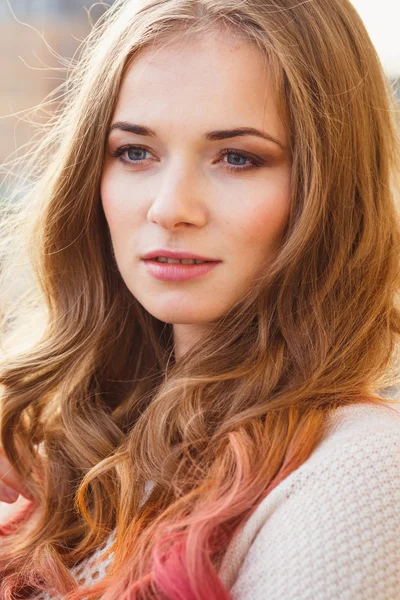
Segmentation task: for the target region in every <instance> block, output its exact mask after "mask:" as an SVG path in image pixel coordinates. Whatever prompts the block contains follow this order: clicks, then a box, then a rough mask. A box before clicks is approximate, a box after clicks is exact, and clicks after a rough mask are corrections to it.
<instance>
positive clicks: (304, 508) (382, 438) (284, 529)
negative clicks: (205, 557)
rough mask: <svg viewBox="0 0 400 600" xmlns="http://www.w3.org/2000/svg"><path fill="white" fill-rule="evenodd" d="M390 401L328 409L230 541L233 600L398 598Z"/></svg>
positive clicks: (399, 436)
mask: <svg viewBox="0 0 400 600" xmlns="http://www.w3.org/2000/svg"><path fill="white" fill-rule="evenodd" d="M391 406H393V407H394V408H395V409H396V412H395V413H393V412H392V411H390V410H388V409H387V408H381V407H371V406H369V405H358V406H351V407H344V408H343V407H342V408H339V409H338V410H336V411H334V412H332V413H331V415H330V429H329V432H328V435H327V436H326V437H325V439H324V440H323V442H322V443H321V444H319V446H318V447H317V448H316V450H315V451H314V452H313V453H312V455H311V456H310V458H309V459H308V460H307V461H306V462H305V463H303V465H301V467H299V468H298V469H297V470H296V471H295V472H293V473H292V474H291V475H290V476H289V477H287V478H286V479H285V480H284V481H283V482H282V483H281V484H280V485H279V486H278V487H277V488H275V489H274V490H273V491H272V492H271V493H270V494H269V496H268V497H267V498H266V499H265V500H264V501H263V502H262V503H261V504H260V505H259V506H258V508H257V510H256V511H255V512H254V514H253V515H252V516H251V517H250V519H248V521H247V522H246V523H245V525H244V527H243V528H242V529H241V530H240V531H239V532H238V533H237V534H236V536H235V537H234V539H233V540H232V542H231V544H230V545H229V547H228V550H227V552H226V554H225V556H224V559H223V562H222V565H221V568H220V571H219V575H220V578H221V580H222V581H223V582H224V584H225V585H226V586H227V588H228V589H229V590H230V592H231V594H232V597H233V599H234V600H399V599H400V401H393V402H392V403H391ZM148 489H149V488H148ZM113 540H114V534H113V535H112V536H111V537H110V538H109V540H108V543H107V544H106V545H105V546H104V545H103V547H102V548H99V550H98V551H97V552H96V554H94V555H92V557H91V558H89V559H88V560H86V561H83V562H82V563H80V565H79V566H77V567H75V568H74V569H72V571H71V572H72V574H73V575H74V576H75V578H76V581H77V582H78V584H80V585H83V584H84V583H89V582H92V581H98V580H99V579H101V578H102V577H103V576H104V574H105V571H106V568H107V567H108V565H109V564H110V563H111V561H112V555H111V557H110V558H109V559H108V560H106V561H104V562H102V563H101V564H100V565H96V566H95V567H93V564H94V562H95V561H96V560H97V559H98V558H99V557H100V556H101V554H102V553H103V552H104V551H105V550H106V549H108V548H109V547H110V546H111V544H112V542H113ZM52 598H58V596H57V595H54V596H50V595H47V594H39V595H38V596H36V597H35V600H39V599H40V600H42V599H43V600H51V599H52Z"/></svg>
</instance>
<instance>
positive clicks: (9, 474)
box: [0, 454, 31, 499]
mask: <svg viewBox="0 0 400 600" xmlns="http://www.w3.org/2000/svg"><path fill="white" fill-rule="evenodd" d="M0 480H1V481H2V482H3V483H4V484H5V485H6V486H7V487H9V488H13V489H15V490H16V491H17V492H18V493H19V494H22V496H25V498H28V497H29V498H30V499H31V496H30V494H29V492H28V491H27V490H26V488H25V486H24V485H23V483H22V482H21V480H20V479H19V477H18V475H17V474H16V472H15V471H14V469H13V468H12V466H11V465H10V463H9V462H8V460H7V459H6V457H5V456H4V455H2V454H0ZM27 494H28V496H27Z"/></svg>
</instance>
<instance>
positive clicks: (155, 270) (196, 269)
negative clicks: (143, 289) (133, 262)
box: [143, 259, 221, 281]
mask: <svg viewBox="0 0 400 600" xmlns="http://www.w3.org/2000/svg"><path fill="white" fill-rule="evenodd" d="M143 262H144V263H145V264H146V268H147V271H148V273H150V275H152V276H153V277H155V278H156V279H161V280H162V281H187V280H188V279H195V278H196V277H201V276H202V275H207V273H209V272H210V271H212V270H213V269H215V267H216V266H217V265H219V263H220V262H221V261H219V262H206V263H203V264H201V265H196V264H194V265H183V264H178V263H175V264H169V263H160V262H157V261H155V260H151V259H150V260H144V261H143Z"/></svg>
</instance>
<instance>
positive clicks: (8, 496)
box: [0, 483, 19, 504]
mask: <svg viewBox="0 0 400 600" xmlns="http://www.w3.org/2000/svg"><path fill="white" fill-rule="evenodd" d="M18 498H19V493H18V492H17V490H14V489H13V488H10V487H8V486H6V485H4V484H3V483H2V484H0V501H1V502H7V503H8V504H11V503H13V502H16V501H17V500H18Z"/></svg>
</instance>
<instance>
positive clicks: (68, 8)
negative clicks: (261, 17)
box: [0, 0, 400, 201]
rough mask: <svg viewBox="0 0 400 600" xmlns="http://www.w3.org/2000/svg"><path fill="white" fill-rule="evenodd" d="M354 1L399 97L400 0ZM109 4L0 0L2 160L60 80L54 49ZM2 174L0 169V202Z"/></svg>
mask: <svg viewBox="0 0 400 600" xmlns="http://www.w3.org/2000/svg"><path fill="white" fill-rule="evenodd" d="M352 2H353V4H354V6H355V7H356V9H357V10H358V12H359V14H360V15H361V17H362V18H363V20H364V22H365V24H366V26H367V29H368V31H369V33H370V35H371V38H372V41H373V42H374V44H375V46H376V48H377V50H378V53H379V55H380V58H381V60H382V63H383V66H384V68H385V72H386V73H387V76H388V78H389V79H390V80H391V81H393V83H394V84H396V85H397V93H398V97H399V99H400V35H399V23H400V2H396V1H395V0H380V1H379V2H376V0H352ZM112 3H113V0H106V3H104V2H98V1H97V2H95V1H94V0H0V164H1V163H4V161H6V159H7V158H9V157H10V156H11V155H12V154H13V153H14V152H15V151H16V149H18V148H21V146H22V145H23V144H24V143H25V142H27V141H28V140H29V137H30V135H31V133H32V129H31V125H30V124H29V122H28V120H27V119H26V118H25V115H24V114H23V113H21V111H24V110H25V109H28V108H33V107H34V106H36V105H37V104H38V103H40V101H41V100H43V99H44V98H45V97H46V96H47V94H48V93H49V92H51V90H52V89H54V88H55V87H57V86H58V85H59V84H60V83H62V80H63V77H65V73H64V72H63V71H60V70H57V67H60V60H59V59H57V54H58V55H60V56H61V57H65V58H67V59H69V58H71V57H73V56H74V53H75V52H76V50H77V48H78V46H79V43H80V41H81V40H83V39H84V37H85V36H86V35H87V34H88V33H89V31H90V27H91V23H93V22H95V21H96V20H97V19H98V18H99V16H100V15H101V14H102V13H103V12H104V10H106V8H107V5H108V6H110V5H111V4H112ZM46 43H47V44H46ZM49 47H50V48H51V49H52V50H53V51H54V52H51V51H50V50H49ZM51 108H52V107H49V110H51ZM42 118H43V116H42ZM44 118H45V114H44ZM3 176H4V173H3V174H0V201H1V189H2V185H1V184H2V179H1V178H2V177H3Z"/></svg>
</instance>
